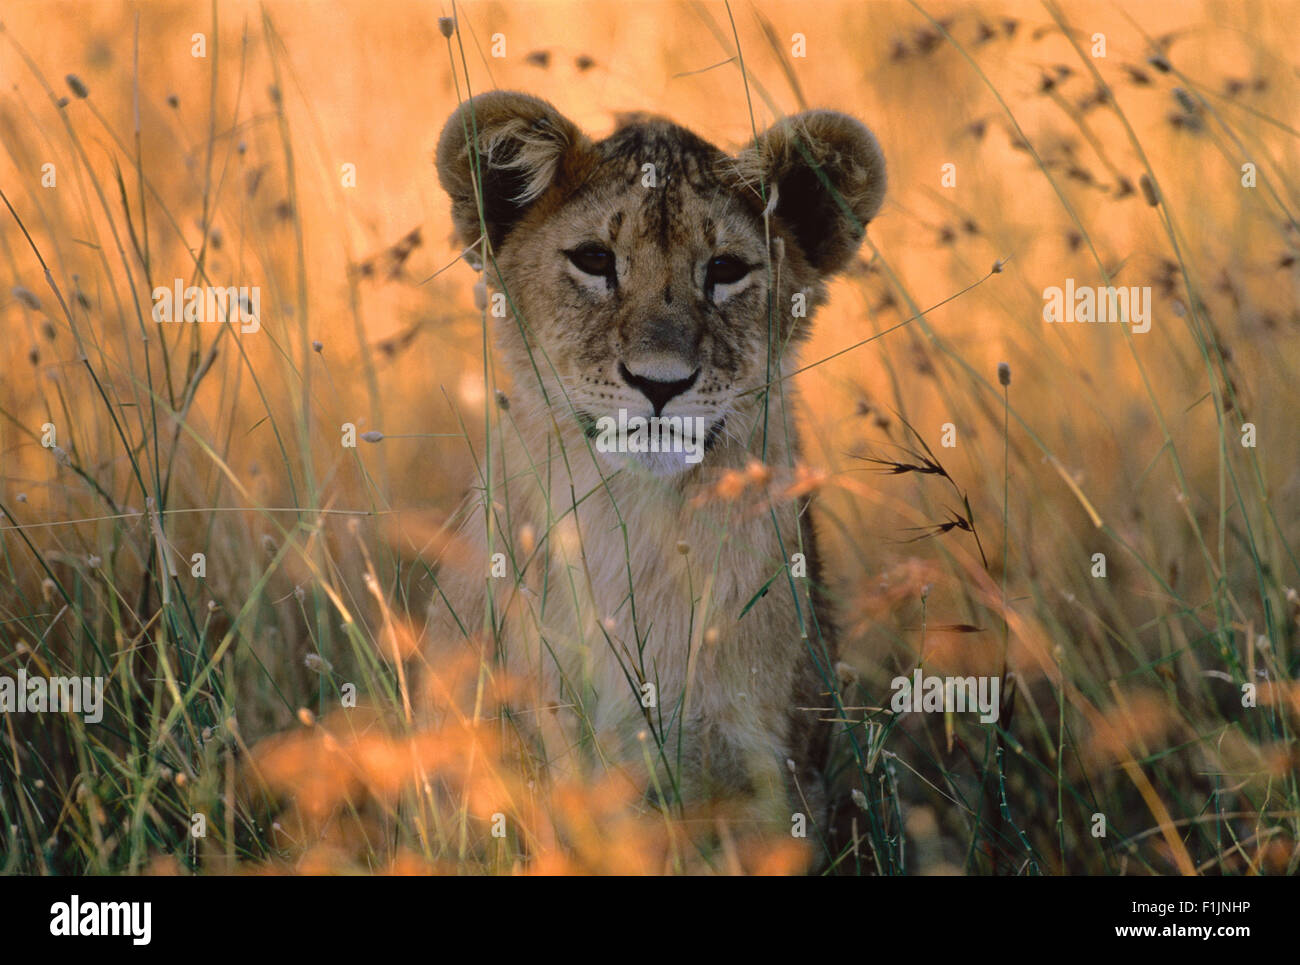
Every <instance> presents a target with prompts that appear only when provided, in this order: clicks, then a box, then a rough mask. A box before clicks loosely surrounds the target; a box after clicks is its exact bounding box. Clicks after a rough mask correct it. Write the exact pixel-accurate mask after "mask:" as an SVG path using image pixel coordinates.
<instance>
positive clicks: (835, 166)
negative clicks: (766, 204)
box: [736, 111, 885, 275]
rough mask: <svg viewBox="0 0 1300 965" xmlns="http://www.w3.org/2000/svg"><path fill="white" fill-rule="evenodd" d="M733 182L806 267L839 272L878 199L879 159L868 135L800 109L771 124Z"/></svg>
mask: <svg viewBox="0 0 1300 965" xmlns="http://www.w3.org/2000/svg"><path fill="white" fill-rule="evenodd" d="M736 165H737V169H738V172H739V174H740V177H741V178H742V179H743V181H744V182H745V184H746V185H747V186H748V187H749V188H750V189H752V190H753V191H755V192H757V191H758V183H759V179H760V177H761V179H762V181H763V184H764V185H766V187H767V192H768V198H769V199H770V198H771V197H772V193H773V191H774V190H775V193H776V210H775V214H776V216H777V217H778V218H779V219H780V220H781V221H782V222H784V224H785V225H786V227H787V228H789V229H790V231H791V232H792V233H793V235H794V238H795V240H796V241H797V242H798V243H799V247H800V249H801V250H802V251H803V255H804V258H806V259H807V261H808V263H809V264H810V265H812V266H813V267H814V268H816V269H817V270H818V271H820V272H821V273H822V274H826V275H829V274H833V273H834V272H837V271H839V270H840V269H841V268H843V267H844V266H845V265H846V264H848V261H849V259H850V258H852V257H853V254H854V252H856V251H857V250H858V246H859V245H860V244H861V243H862V238H863V235H864V234H865V230H866V226H867V222H869V221H870V220H871V219H872V218H874V217H875V216H876V213H877V212H878V211H879V210H880V205H881V202H882V201H883V200H884V197H885V157H884V155H883V154H882V153H881V152H880V145H879V144H878V143H877V142H876V137H875V135H874V134H872V133H871V131H869V130H867V128H866V127H865V126H864V125H863V124H862V123H861V122H860V121H858V120H856V119H855V118H852V117H850V116H849V115H847V114H841V113H839V112H838V111H805V112H804V113H802V114H796V115H794V116H793V117H788V118H785V119H784V120H782V121H779V122H777V123H776V124H774V125H773V126H772V127H771V128H769V129H768V130H767V131H766V132H764V133H763V134H760V135H759V136H758V139H757V140H756V141H754V143H753V144H752V145H750V146H749V147H748V148H747V149H746V150H744V151H743V152H741V154H740V156H739V157H738V158H737V159H736Z"/></svg>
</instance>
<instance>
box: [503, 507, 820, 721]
mask: <svg viewBox="0 0 1300 965" xmlns="http://www.w3.org/2000/svg"><path fill="white" fill-rule="evenodd" d="M623 495H624V498H621V499H618V501H617V507H618V509H617V511H615V508H614V501H613V500H612V499H611V498H609V497H608V496H607V495H606V494H605V493H601V494H599V495H598V496H593V497H591V498H590V499H589V500H587V501H586V502H585V503H584V504H583V505H581V506H579V507H578V510H577V512H576V513H575V512H573V511H572V510H571V509H570V511H569V512H568V513H567V514H565V515H563V516H562V518H560V519H558V520H557V521H555V522H554V523H552V524H551V525H550V526H549V527H543V526H541V525H539V526H538V527H537V529H538V531H539V532H548V536H547V539H546V545H545V547H544V550H545V551H544V553H543V554H541V555H542V556H543V558H544V561H545V562H544V565H543V566H541V567H539V568H538V569H537V571H536V572H531V573H529V574H527V583H528V587H529V597H530V606H529V607H527V608H526V612H518V613H517V614H516V616H515V617H514V618H513V620H512V622H513V624H514V626H513V627H512V628H511V630H512V633H511V635H512V636H516V637H518V636H522V637H524V638H525V639H527V640H528V644H527V646H528V648H529V649H530V650H531V651H532V652H533V654H534V655H535V657H536V659H537V660H538V661H539V662H540V667H539V668H538V669H539V670H540V671H541V674H542V676H543V679H546V680H548V682H549V683H550V685H551V686H552V688H559V690H560V691H562V692H564V693H566V694H567V695H568V698H567V699H568V700H573V699H575V696H576V695H582V699H583V700H585V701H589V702H590V706H589V707H588V708H587V709H589V710H593V711H594V720H593V723H594V724H595V725H596V727H597V729H606V728H613V729H622V728H623V727H624V726H626V725H629V724H631V725H635V721H636V720H637V719H638V718H640V717H641V716H642V708H643V707H644V706H645V704H646V701H651V702H653V703H656V704H662V705H663V706H664V708H665V709H668V708H671V709H673V712H680V713H681V715H682V717H683V718H685V719H690V718H692V717H697V716H714V717H716V716H718V715H719V714H721V715H723V716H726V717H730V718H735V719H741V718H747V717H761V716H763V715H772V714H780V713H782V712H783V706H784V704H785V703H786V702H788V694H789V689H788V687H789V683H790V673H791V669H790V664H791V655H792V654H794V653H796V652H797V651H796V649H795V648H796V647H797V645H798V620H797V617H796V613H795V605H794V601H793V599H792V597H791V595H790V593H789V590H788V588H787V585H786V583H785V582H784V581H782V580H781V579H780V575H781V570H782V567H783V563H782V559H781V554H780V545H781V544H780V541H779V540H778V539H777V535H776V531H775V529H774V527H773V523H772V519H771V517H770V516H769V515H767V514H762V515H754V514H752V513H742V512H741V511H739V510H738V509H734V508H725V507H724V508H723V510H722V511H716V510H713V509H708V508H701V507H697V506H693V505H691V504H690V503H689V502H688V501H687V500H684V499H683V498H682V497H680V496H678V495H677V494H675V493H670V494H665V493H661V492H654V491H650V492H644V493H636V492H633V493H625V494H623ZM552 513H553V515H559V514H558V513H556V512H555V508H554V507H552ZM774 577H777V579H773V578H774ZM765 586H768V587H769V592H767V593H765V594H763V595H762V596H760V595H759V594H761V593H763V589H764V587H765ZM747 606H748V607H749V608H748V610H746V607H747ZM742 612H743V615H742ZM647 685H649V686H648V687H647Z"/></svg>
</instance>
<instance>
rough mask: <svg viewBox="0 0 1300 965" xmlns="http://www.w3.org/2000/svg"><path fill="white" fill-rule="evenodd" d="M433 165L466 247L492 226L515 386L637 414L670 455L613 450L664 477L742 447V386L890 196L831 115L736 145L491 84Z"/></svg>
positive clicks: (586, 419) (578, 414)
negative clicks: (582, 121) (592, 114)
mask: <svg viewBox="0 0 1300 965" xmlns="http://www.w3.org/2000/svg"><path fill="white" fill-rule="evenodd" d="M467 129H470V130H476V131H477V132H478V138H477V145H478V150H477V152H475V151H472V150H470V144H471V142H472V140H473V139H472V138H470V139H467V138H466V136H465V135H466V131H467ZM476 155H477V156H476ZM438 170H439V174H440V176H441V179H442V183H443V186H444V187H445V188H446V190H447V191H448V193H449V194H450V195H451V198H452V213H453V218H454V220H455V223H456V228H457V232H458V235H459V238H460V240H461V242H462V243H463V244H465V245H471V244H473V243H474V242H475V241H476V240H478V239H479V238H480V237H482V236H483V235H484V234H486V237H487V240H488V241H489V242H490V245H491V249H492V252H493V258H494V260H495V270H494V268H493V266H492V265H491V263H489V267H488V271H487V274H488V278H489V280H490V281H491V282H492V283H493V285H494V288H498V289H500V290H501V291H503V292H504V293H506V295H507V299H508V303H509V304H510V305H511V307H512V309H513V313H512V314H513V317H511V318H509V319H507V320H505V322H504V324H502V325H500V326H499V334H500V337H501V339H502V343H503V348H504V349H505V351H506V355H507V358H508V360H509V363H510V366H511V368H512V370H513V371H512V375H513V377H514V381H515V389H514V392H515V395H516V396H522V397H523V398H526V399H531V400H533V401H541V400H542V399H543V398H544V399H545V400H546V401H548V402H549V403H550V405H551V406H552V407H555V408H558V409H560V410H561V411H562V413H563V414H562V415H560V416H559V418H562V419H568V420H571V421H572V423H573V424H574V425H575V426H576V427H578V428H580V429H581V430H582V431H585V432H586V433H587V435H588V436H589V437H593V438H597V437H599V436H600V435H601V434H602V433H603V432H604V431H606V430H608V429H610V428H611V427H612V426H619V425H622V426H628V425H629V421H630V420H635V419H637V418H638V417H639V418H642V419H645V420H647V425H648V426H651V427H654V428H655V429H657V430H658V431H660V433H661V434H660V436H659V439H658V443H662V444H656V445H655V446H654V448H656V449H661V450H665V449H666V450H669V451H658V452H654V451H649V452H636V451H635V449H636V448H637V447H635V446H633V447H631V448H632V449H633V450H634V451H633V452H631V453H629V454H624V453H621V452H614V453H607V457H608V458H610V459H611V460H613V461H614V462H616V463H620V462H622V461H624V460H626V459H629V458H631V459H633V460H636V461H637V462H638V463H639V464H640V465H641V466H642V467H644V468H646V469H648V470H650V471H652V472H655V473H659V474H669V473H675V472H681V471H683V470H686V469H689V468H691V467H692V466H694V465H696V464H698V463H699V462H701V461H702V460H704V459H706V458H708V454H709V453H711V452H713V451H715V450H716V449H719V448H725V447H727V446H738V447H744V446H745V445H746V443H747V441H748V437H749V435H750V433H751V430H752V429H753V427H754V422H755V420H754V415H755V414H756V413H757V412H759V411H761V407H762V404H763V399H762V393H761V392H760V391H755V390H759V389H761V387H762V386H763V385H764V384H766V383H768V382H770V381H771V380H772V379H774V378H776V377H777V376H778V375H779V374H780V372H781V367H782V365H781V363H782V358H783V353H784V352H785V351H786V349H787V348H788V345H789V343H790V342H791V341H792V340H795V339H798V338H800V337H801V336H802V335H803V334H805V326H804V324H803V323H804V321H805V319H806V317H807V314H809V313H810V312H811V310H812V308H814V307H815V306H816V305H817V304H819V303H820V301H821V299H822V297H823V288H824V285H823V283H824V280H825V278H826V277H828V276H829V275H830V274H832V273H833V272H835V271H837V270H838V269H839V268H841V267H842V266H843V265H844V264H845V263H846V262H847V260H848V259H849V258H850V257H851V256H852V254H853V253H854V251H855V250H856V248H857V246H858V243H859V242H860V240H861V237H862V228H863V226H864V225H865V224H866V222H867V221H869V220H870V218H871V217H872V216H873V215H874V214H875V213H876V210H877V209H878V208H879V204H880V200H881V197H882V195H883V191H884V164H883V160H882V159H881V156H880V152H879V148H878V147H877V146H876V143H875V140H874V138H873V137H872V136H871V134H870V133H869V132H868V131H867V130H866V128H864V127H863V126H862V125H861V124H859V123H858V122H857V121H855V120H853V119H852V118H849V117H847V116H845V115H842V114H835V113H831V112H814V113H808V114H804V115H800V116H799V117H796V118H793V119H791V120H789V121H786V122H784V123H782V124H780V125H778V126H777V127H775V128H773V129H772V130H771V131H769V132H768V133H767V134H765V135H763V136H762V137H760V138H759V139H758V141H756V142H755V144H754V145H752V146H751V147H750V148H749V149H748V150H747V151H745V152H743V153H742V154H741V155H739V156H737V157H732V156H729V155H727V154H725V153H724V152H722V151H720V150H718V149H717V148H715V147H713V146H712V145H710V144H708V143H706V142H704V141H702V140H701V139H699V138H698V137H696V136H695V135H693V134H691V133H690V132H689V131H687V130H684V129H683V128H680V127H677V126H676V125H674V124H671V123H669V122H667V121H664V120H661V119H657V118H649V117H644V116H636V117H632V118H627V119H624V120H623V122H622V123H621V124H620V126H619V128H618V130H616V131H615V133H614V134H613V135H611V136H610V137H609V138H607V139H605V140H603V141H600V142H598V143H592V142H591V141H589V140H588V139H587V138H585V137H584V136H583V135H582V134H581V133H580V132H579V131H578V130H577V128H576V127H574V126H573V124H571V123H570V122H569V121H567V120H566V119H565V118H563V117H562V116H561V115H559V114H558V113H557V112H556V111H555V110H554V109H553V108H551V107H550V106H549V105H547V104H545V103H544V102H542V101H539V100H536V99H535V98H532V97H528V96H526V95H522V94H511V93H504V92H494V93H491V94H485V95H481V96H480V97H478V98H475V99H474V100H473V101H472V102H470V103H469V104H467V105H465V106H464V107H462V108H461V110H460V111H458V112H457V114H456V115H454V116H453V117H452V119H451V120H450V121H449V122H448V124H447V127H446V128H445V129H444V131H443V135H442V139H441V142H440V144H439V148H438ZM478 183H481V184H482V190H481V197H482V208H481V209H480V206H479V200H478V194H476V190H475V185H476V184H478ZM760 184H761V186H762V187H760ZM764 191H765V192H766V196H767V198H768V199H769V201H770V202H772V203H769V206H768V212H769V214H770V215H771V216H772V217H771V219H770V223H769V224H768V225H765V219H764V217H763V210H764V201H763V197H764V193H763V192H764ZM480 210H481V215H482V220H480ZM484 228H486V232H485V231H484ZM769 235H770V237H771V239H772V244H771V246H770V248H769V243H768V237H769ZM769 252H770V258H769ZM797 294H802V296H803V297H802V299H799V298H796V297H795V296H796V295H797ZM521 390H523V391H521ZM543 390H544V392H543ZM635 424H636V423H635V421H632V422H631V425H632V426H635ZM597 448H598V449H603V448H605V447H601V446H597Z"/></svg>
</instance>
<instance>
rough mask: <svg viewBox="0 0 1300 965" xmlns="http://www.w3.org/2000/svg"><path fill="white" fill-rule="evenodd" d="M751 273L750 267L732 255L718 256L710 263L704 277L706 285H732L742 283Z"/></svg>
mask: <svg viewBox="0 0 1300 965" xmlns="http://www.w3.org/2000/svg"><path fill="white" fill-rule="evenodd" d="M749 272H750V267H749V265H747V264H745V262H743V261H741V260H740V259H739V258H736V257H733V256H732V255H718V256H717V257H716V258H713V259H712V260H711V261H710V262H709V267H708V269H707V271H706V272H705V275H704V284H705V285H730V284H731V283H732V282H737V281H740V279H742V278H744V277H745V276H746V275H748V274H749Z"/></svg>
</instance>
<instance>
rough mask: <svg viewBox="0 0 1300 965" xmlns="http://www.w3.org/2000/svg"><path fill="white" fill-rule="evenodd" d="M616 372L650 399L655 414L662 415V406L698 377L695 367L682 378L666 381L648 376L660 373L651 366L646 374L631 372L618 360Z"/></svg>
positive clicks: (683, 390)
mask: <svg viewBox="0 0 1300 965" xmlns="http://www.w3.org/2000/svg"><path fill="white" fill-rule="evenodd" d="M618 374H619V375H621V376H622V377H623V381H624V382H626V383H627V384H628V385H630V386H632V388H634V389H636V390H637V391H638V392H640V393H641V394H642V395H644V396H645V397H646V398H647V399H649V400H650V404H651V405H652V406H654V409H655V415H662V414H663V411H664V406H666V405H667V404H668V403H669V402H671V401H672V400H673V399H675V398H677V397H678V396H679V395H681V394H682V393H683V392H685V391H687V390H688V389H690V387H691V386H693V385H694V384H695V380H696V379H698V378H699V377H700V370H699V369H698V368H697V369H696V370H695V371H694V372H692V373H691V374H690V375H688V376H687V377H686V378H684V379H673V380H671V381H667V380H664V379H662V378H652V377H650V375H652V374H653V375H658V374H660V372H659V371H657V370H655V369H653V368H651V369H649V370H648V371H647V374H644V375H642V374H638V373H636V372H633V371H632V370H631V369H629V368H628V367H627V366H626V365H625V364H624V363H622V362H619V363H618Z"/></svg>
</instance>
